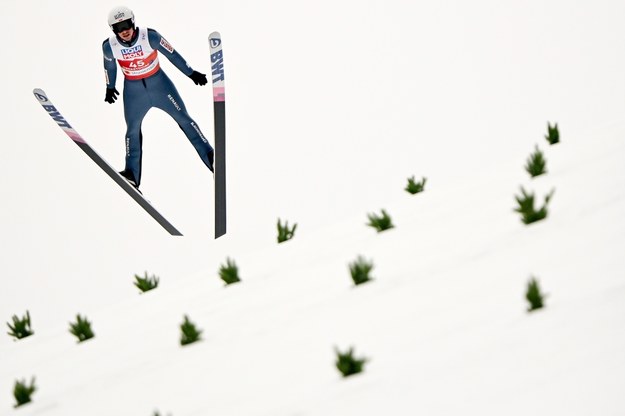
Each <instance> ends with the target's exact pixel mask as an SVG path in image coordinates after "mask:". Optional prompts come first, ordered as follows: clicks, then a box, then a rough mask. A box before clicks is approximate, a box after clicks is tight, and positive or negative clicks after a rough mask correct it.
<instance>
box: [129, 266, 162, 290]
mask: <svg viewBox="0 0 625 416" xmlns="http://www.w3.org/2000/svg"><path fill="white" fill-rule="evenodd" d="M144 276H145V277H141V276H139V275H137V274H135V282H134V283H135V286H136V287H138V288H139V290H140V291H141V293H145V292H148V291H150V290H152V289H155V288H156V287H158V282H159V278H158V277H156V276H155V275H152V276H148V272H147V271H146V272H145V275H144Z"/></svg>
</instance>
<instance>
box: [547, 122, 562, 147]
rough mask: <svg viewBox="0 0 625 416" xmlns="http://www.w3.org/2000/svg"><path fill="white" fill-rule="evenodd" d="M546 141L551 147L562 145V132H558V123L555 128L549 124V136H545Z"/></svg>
mask: <svg viewBox="0 0 625 416" xmlns="http://www.w3.org/2000/svg"><path fill="white" fill-rule="evenodd" d="M545 139H546V140H547V141H548V142H549V144H551V145H553V144H556V143H560V131H559V130H558V123H555V124H554V125H553V126H552V125H551V123H547V135H546V136H545Z"/></svg>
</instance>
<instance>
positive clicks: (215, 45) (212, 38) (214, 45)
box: [208, 32, 221, 49]
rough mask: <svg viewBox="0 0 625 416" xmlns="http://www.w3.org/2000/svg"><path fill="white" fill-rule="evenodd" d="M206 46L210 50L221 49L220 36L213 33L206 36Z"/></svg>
mask: <svg viewBox="0 0 625 416" xmlns="http://www.w3.org/2000/svg"><path fill="white" fill-rule="evenodd" d="M208 44H209V45H210V47H211V49H219V48H220V47H221V34H220V33H219V32H213V33H211V34H210V35H208Z"/></svg>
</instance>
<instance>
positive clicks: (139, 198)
mask: <svg viewBox="0 0 625 416" xmlns="http://www.w3.org/2000/svg"><path fill="white" fill-rule="evenodd" d="M33 94H34V95H35V98H37V100H38V101H39V104H41V106H42V107H43V109H44V110H46V111H47V112H48V114H49V115H50V117H52V119H53V120H54V121H56V123H57V124H58V125H59V127H60V128H61V129H62V130H63V131H64V132H65V134H67V135H68V136H69V138H70V139H72V140H73V141H74V143H76V144H77V145H78V147H80V149H81V150H82V151H83V152H85V153H86V154H87V156H89V157H90V158H91V160H93V161H94V162H95V163H96V164H97V165H98V166H99V167H100V168H101V169H102V170H103V171H104V172H105V173H106V174H107V175H108V176H110V177H111V179H113V180H114V181H115V183H117V184H118V185H119V186H120V187H121V188H122V189H123V190H124V191H126V193H127V194H128V195H130V197H131V198H132V199H134V200H135V201H136V202H137V203H138V204H139V205H140V206H141V207H142V208H143V209H144V210H145V211H146V212H147V213H148V214H150V216H152V218H154V219H155V220H156V221H157V222H158V223H159V224H160V225H161V226H162V227H163V228H165V229H166V230H167V231H168V232H169V233H170V234H171V235H182V234H181V233H180V231H178V230H177V229H176V227H174V226H173V225H172V224H171V223H170V222H169V221H167V220H166V219H165V217H163V216H162V215H161V214H160V213H159V212H158V211H157V210H156V208H154V207H153V206H152V204H151V203H150V202H149V201H148V200H147V199H145V197H144V196H143V195H142V194H141V193H140V192H139V191H137V190H136V189H135V187H134V186H132V185H130V184H129V183H128V182H127V181H126V179H124V178H123V177H122V176H121V175H120V174H119V173H117V171H116V170H115V169H113V168H112V167H111V165H109V164H108V163H107V162H106V161H105V160H104V159H102V157H101V156H100V155H99V154H98V153H97V152H96V151H95V150H94V149H93V148H92V147H91V146H90V145H89V144H88V143H87V142H86V141H85V139H83V138H82V137H81V136H80V134H78V132H76V130H74V129H73V128H72V126H70V124H69V123H68V122H67V120H65V118H64V117H63V116H62V115H61V113H60V112H59V111H58V110H57V109H56V107H55V106H54V105H53V104H52V102H51V101H50V99H49V98H48V95H47V94H46V93H45V92H44V91H43V90H42V89H39V88H35V89H34V90H33Z"/></svg>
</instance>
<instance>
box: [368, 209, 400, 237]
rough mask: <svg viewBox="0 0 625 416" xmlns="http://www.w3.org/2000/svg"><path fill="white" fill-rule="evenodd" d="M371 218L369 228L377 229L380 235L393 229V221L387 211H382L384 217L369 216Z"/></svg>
mask: <svg viewBox="0 0 625 416" xmlns="http://www.w3.org/2000/svg"><path fill="white" fill-rule="evenodd" d="M367 217H368V218H369V223H368V224H367V225H368V226H369V227H373V228H375V229H376V230H377V231H378V232H379V233H380V232H382V231H385V230H388V229H390V228H393V227H394V225H393V221H392V220H391V217H390V216H389V215H388V213H387V212H386V211H385V210H382V215H376V214H367Z"/></svg>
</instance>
